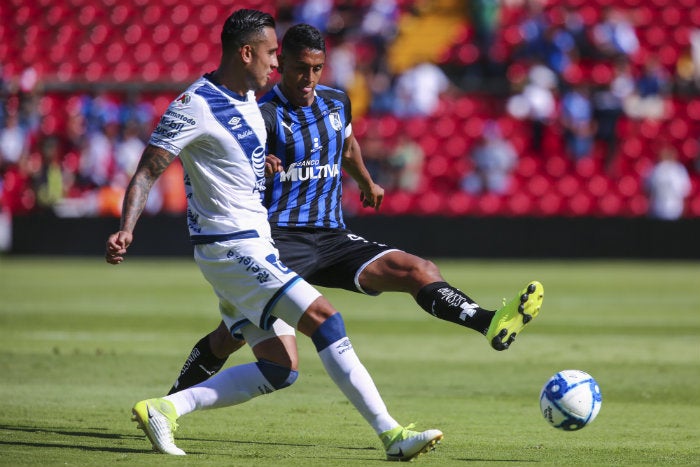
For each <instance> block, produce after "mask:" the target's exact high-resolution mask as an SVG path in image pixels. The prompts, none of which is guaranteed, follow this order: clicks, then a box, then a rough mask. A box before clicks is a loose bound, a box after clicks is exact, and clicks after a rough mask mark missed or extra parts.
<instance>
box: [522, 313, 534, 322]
mask: <svg viewBox="0 0 700 467" xmlns="http://www.w3.org/2000/svg"><path fill="white" fill-rule="evenodd" d="M531 319H532V315H526V314H524V313H523V324H527V323H529V322H530V320H531Z"/></svg>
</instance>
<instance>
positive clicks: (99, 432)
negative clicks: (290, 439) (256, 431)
mask: <svg viewBox="0 0 700 467" xmlns="http://www.w3.org/2000/svg"><path fill="white" fill-rule="evenodd" d="M0 430H3V431H9V432H18V433H31V434H40V435H41V434H49V435H58V436H75V437H80V438H85V439H86V441H87V440H89V439H98V440H104V439H111V440H138V441H146V442H148V439H147V438H146V436H145V434H133V435H125V434H122V433H113V432H112V433H110V432H107V431H106V429H105V428H91V429H89V430H85V429H83V430H71V429H69V428H58V427H36V426H15V425H0ZM178 439H179V440H180V441H195V442H200V443H201V442H205V443H206V442H211V443H231V444H250V445H270V446H293V447H313V446H315V445H314V444H301V443H278V442H264V441H245V440H234V439H225V440H224V439H206V438H188V437H182V438H178ZM96 444H97V442H96ZM2 445H4V446H28V447H38V448H69V449H81V450H85V451H104V452H115V453H144V452H151V449H132V448H125V447H117V446H115V447H106V446H101V445H90V444H89V443H88V444H84V445H80V444H70V445H67V444H64V443H62V442H61V441H59V440H56V441H53V442H52V441H47V440H42V441H29V440H16V441H10V440H0V446H2ZM196 453H197V452H196V450H195V451H192V452H191V454H196ZM202 454H204V453H202Z"/></svg>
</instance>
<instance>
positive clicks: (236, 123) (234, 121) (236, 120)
mask: <svg viewBox="0 0 700 467" xmlns="http://www.w3.org/2000/svg"><path fill="white" fill-rule="evenodd" d="M228 124H229V125H230V126H231V129H232V130H235V129H236V128H240V126H241V117H232V118H231V120H229V121H228Z"/></svg>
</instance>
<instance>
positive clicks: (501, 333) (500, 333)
mask: <svg viewBox="0 0 700 467" xmlns="http://www.w3.org/2000/svg"><path fill="white" fill-rule="evenodd" d="M507 334H508V330H507V329H505V328H503V329H501V332H499V333H498V337H499V338H501V339H503V338H504V337H506V335H507Z"/></svg>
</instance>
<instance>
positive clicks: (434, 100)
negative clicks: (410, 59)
mask: <svg viewBox="0 0 700 467" xmlns="http://www.w3.org/2000/svg"><path fill="white" fill-rule="evenodd" d="M452 89H454V86H453V85H452V83H451V82H450V80H449V78H448V77H447V75H445V73H444V72H443V71H442V69H440V67H438V66H437V65H435V64H434V63H430V62H423V63H419V64H418V65H416V66H414V67H413V68H410V69H408V70H406V71H404V72H403V73H402V74H401V75H399V77H398V78H397V80H396V85H395V106H396V107H395V110H394V112H395V114H396V115H397V116H399V117H413V116H429V115H432V114H433V113H434V112H435V111H436V110H437V108H438V104H439V102H440V97H441V96H442V95H443V94H445V93H447V92H448V91H450V90H452Z"/></svg>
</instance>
